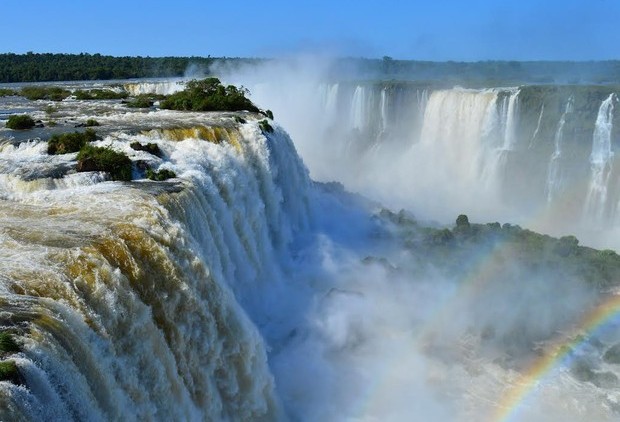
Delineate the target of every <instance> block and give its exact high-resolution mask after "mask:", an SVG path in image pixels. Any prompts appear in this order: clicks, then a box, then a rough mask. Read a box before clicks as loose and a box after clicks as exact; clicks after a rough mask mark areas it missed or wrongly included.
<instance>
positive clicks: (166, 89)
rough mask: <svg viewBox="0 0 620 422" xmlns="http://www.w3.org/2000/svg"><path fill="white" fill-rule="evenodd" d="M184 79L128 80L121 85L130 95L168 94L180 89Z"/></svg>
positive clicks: (182, 86)
mask: <svg viewBox="0 0 620 422" xmlns="http://www.w3.org/2000/svg"><path fill="white" fill-rule="evenodd" d="M184 83H185V80H162V81H152V82H129V83H125V84H124V85H123V87H124V88H125V91H127V92H128V93H129V94H130V95H134V96H135V95H143V94H158V95H170V94H174V93H175V92H178V91H182V90H183V88H184Z"/></svg>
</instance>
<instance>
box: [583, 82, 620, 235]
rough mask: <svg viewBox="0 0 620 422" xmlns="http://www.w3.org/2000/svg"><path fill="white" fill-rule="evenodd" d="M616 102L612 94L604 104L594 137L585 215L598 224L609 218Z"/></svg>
mask: <svg viewBox="0 0 620 422" xmlns="http://www.w3.org/2000/svg"><path fill="white" fill-rule="evenodd" d="M615 101H616V96H615V94H611V95H609V97H607V99H606V100H605V101H603V102H602V104H601V107H600V108H599V112H598V116H597V118H596V125H595V127H594V134H593V135H592V153H591V155H590V166H591V177H590V183H589V187H588V194H587V197H586V201H585V204H584V213H585V215H586V216H587V217H588V218H589V219H590V220H591V221H593V222H594V223H596V224H601V223H604V222H605V219H606V218H608V217H609V209H608V203H607V197H608V185H609V181H610V175H611V172H612V164H613V162H612V159H613V156H614V153H613V151H612V148H611V129H612V119H613V112H614V102H615Z"/></svg>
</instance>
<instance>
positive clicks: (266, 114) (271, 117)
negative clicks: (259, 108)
mask: <svg viewBox="0 0 620 422" xmlns="http://www.w3.org/2000/svg"><path fill="white" fill-rule="evenodd" d="M263 114H264V115H265V116H267V117H269V118H270V119H271V120H273V111H271V110H266V111H263Z"/></svg>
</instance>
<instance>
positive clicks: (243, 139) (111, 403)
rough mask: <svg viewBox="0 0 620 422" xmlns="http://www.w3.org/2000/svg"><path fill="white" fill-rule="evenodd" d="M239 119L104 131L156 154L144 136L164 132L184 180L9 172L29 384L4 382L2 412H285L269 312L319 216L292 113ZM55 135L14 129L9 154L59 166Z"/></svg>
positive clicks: (161, 415) (11, 291)
mask: <svg viewBox="0 0 620 422" xmlns="http://www.w3.org/2000/svg"><path fill="white" fill-rule="evenodd" d="M228 130H229V131H232V129H230V128H229V129H228ZM236 132H237V133H236V138H235V139H232V138H226V139H228V141H226V142H225V141H222V142H221V143H219V144H217V143H214V142H209V141H204V140H201V139H198V138H194V137H190V138H186V139H179V140H176V141H169V140H166V139H165V138H163V137H159V135H158V132H155V131H150V132H148V133H146V134H144V135H132V134H131V133H116V134H112V135H110V136H108V137H106V138H105V139H104V140H102V141H100V142H99V145H106V146H112V147H114V148H115V149H121V150H124V151H126V152H127V153H128V154H134V155H135V157H134V158H136V157H140V159H142V157H143V155H144V154H146V153H143V152H137V151H133V150H132V149H131V148H129V146H128V144H129V142H133V141H148V142H156V143H157V144H158V145H159V147H160V148H161V149H162V151H164V154H165V157H167V158H166V165H167V166H168V167H172V168H173V169H174V171H175V172H176V173H177V175H178V176H179V177H180V178H179V179H174V180H176V182H175V181H169V182H162V183H158V184H150V183H142V182H132V183H119V182H103V179H102V178H100V177H99V176H98V174H96V173H95V174H94V175H92V177H90V175H89V174H86V173H85V174H82V173H78V174H73V175H72V174H67V175H66V176H64V177H63V178H61V179H58V180H57V181H54V182H52V179H46V178H45V176H44V175H43V176H42V177H43V179H33V180H31V181H26V180H23V179H21V177H20V176H19V175H6V174H3V175H2V176H3V177H1V178H0V198H3V199H2V200H0V227H2V231H1V232H0V303H2V315H1V316H0V325H2V326H3V328H4V329H7V328H8V329H10V330H12V331H13V332H14V333H15V335H16V338H17V339H18V341H19V343H20V344H21V345H22V350H21V352H19V353H18V354H16V355H14V357H13V360H14V361H15V362H16V364H17V366H18V368H19V372H20V375H21V376H22V377H23V379H24V382H25V385H27V387H28V389H25V388H22V387H19V386H16V385H14V384H10V383H0V403H1V405H0V419H3V420H21V419H27V420H102V421H103V420H120V419H122V420H265V421H272V420H278V419H280V418H281V417H282V413H281V408H280V404H279V401H278V399H277V393H276V392H275V384H274V380H273V376H272V375H271V371H270V369H269V366H268V364H267V355H266V350H265V344H264V340H263V336H262V334H261V333H259V331H258V329H257V327H256V325H255V321H258V322H260V321H267V318H266V312H267V310H270V317H269V318H270V319H272V320H273V319H274V318H275V319H277V318H278V315H277V313H274V312H272V311H273V309H272V308H273V304H272V303H271V302H270V301H271V300H272V299H270V296H269V294H266V292H273V291H276V290H277V289H278V286H279V285H282V274H281V272H282V268H281V267H280V266H279V264H278V263H280V262H282V256H284V255H285V254H286V251H287V247H288V245H289V244H290V242H291V241H292V240H293V238H294V236H295V235H296V233H298V232H303V231H305V230H307V229H308V227H309V226H310V224H311V213H310V198H309V194H310V192H309V187H310V184H309V178H308V174H307V171H306V170H305V168H304V167H303V164H302V163H301V160H300V159H299V158H298V157H297V155H296V153H295V150H294V147H293V144H292V142H291V140H290V138H289V137H288V135H286V133H284V132H283V131H281V130H280V129H279V128H277V127H276V131H275V132H274V133H272V134H268V135H266V136H265V135H263V134H262V133H261V131H260V129H259V128H258V125H257V123H256V122H250V123H247V124H245V125H242V126H240V127H239V128H238V129H237V130H236ZM162 134H163V132H162ZM45 146H46V144H45V142H36V141H33V142H29V143H25V144H22V145H20V146H19V147H18V148H14V147H12V146H6V145H4V146H3V147H2V148H0V155H2V157H1V159H0V161H1V162H3V163H7V164H6V167H4V168H2V169H0V170H1V171H4V170H5V169H11V168H13V166H14V163H16V162H17V161H20V160H21V161H23V160H24V158H25V157H27V160H28V161H27V163H28V164H27V166H30V164H32V166H34V167H36V168H39V170H38V171H43V170H45V167H43V166H42V165H43V164H42V163H43V162H48V161H49V160H50V157H49V156H47V154H46V152H45ZM141 154H142V155H141ZM146 155H148V154H146ZM144 158H146V156H145V157H144ZM73 159H74V155H72V154H66V155H64V156H58V157H57V158H54V159H53V160H52V161H54V160H55V163H56V165H58V166H61V167H62V166H63V165H64V163H67V164H69V163H71V162H72V160H73ZM149 159H150V160H151V162H152V163H153V165H161V164H163V163H162V162H161V160H160V161H152V160H153V158H152V157H151V158H149ZM158 160H159V159H158ZM158 163H159V164H158ZM47 165H49V163H48V164H47ZM37 166H38V167H37ZM40 177H41V176H40ZM61 181H64V182H61ZM102 182H103V183H102ZM280 308H281V307H280ZM281 317H282V318H283V319H284V318H285V317H284V316H281Z"/></svg>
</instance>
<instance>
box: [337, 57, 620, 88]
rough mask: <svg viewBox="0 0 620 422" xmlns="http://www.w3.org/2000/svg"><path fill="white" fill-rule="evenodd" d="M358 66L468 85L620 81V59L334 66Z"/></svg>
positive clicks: (363, 73)
mask: <svg viewBox="0 0 620 422" xmlns="http://www.w3.org/2000/svg"><path fill="white" fill-rule="evenodd" d="M351 68H353V69H356V71H357V72H358V75H359V77H361V78H363V79H384V80H389V79H396V80H414V81H416V80H417V81H443V82H444V83H452V84H458V83H464V84H465V85H467V86H472V87H475V86H476V85H479V86H483V87H488V86H510V85H520V84H558V83H559V84H614V85H615V84H620V61H619V60H606V61H583V62H573V61H503V60H488V61H477V62H456V61H445V62H431V61H417V60H396V59H392V58H391V57H388V56H385V57H383V59H359V58H350V59H344V60H341V61H340V62H339V63H337V64H336V65H335V66H334V67H333V71H334V74H335V75H337V74H339V73H340V71H341V70H346V69H351Z"/></svg>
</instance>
